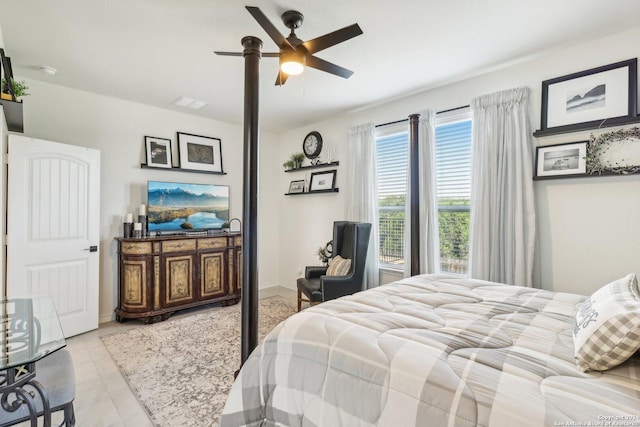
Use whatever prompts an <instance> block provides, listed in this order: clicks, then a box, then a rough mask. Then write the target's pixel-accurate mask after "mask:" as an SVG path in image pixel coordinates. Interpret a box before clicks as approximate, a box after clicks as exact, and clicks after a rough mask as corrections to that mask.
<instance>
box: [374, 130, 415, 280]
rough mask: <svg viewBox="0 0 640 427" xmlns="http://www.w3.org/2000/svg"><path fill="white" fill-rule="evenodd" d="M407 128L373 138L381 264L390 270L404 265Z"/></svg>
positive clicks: (381, 133)
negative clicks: (376, 171)
mask: <svg viewBox="0 0 640 427" xmlns="http://www.w3.org/2000/svg"><path fill="white" fill-rule="evenodd" d="M406 127H407V126H406V123H403V125H402V126H401V127H399V128H398V127H397V126H391V127H390V128H385V129H384V130H383V131H379V132H378V134H377V135H376V156H377V161H378V214H379V216H380V223H379V230H380V263H381V264H383V265H385V266H387V267H392V268H394V267H395V268H400V267H402V266H403V265H404V243H403V239H404V209H405V203H406V202H405V201H406V194H407V156H408V147H409V134H408V132H407V130H406Z"/></svg>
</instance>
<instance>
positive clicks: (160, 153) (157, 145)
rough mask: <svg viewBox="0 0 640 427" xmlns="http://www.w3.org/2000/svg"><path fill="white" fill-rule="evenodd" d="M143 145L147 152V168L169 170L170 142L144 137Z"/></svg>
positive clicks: (170, 165) (153, 137)
mask: <svg viewBox="0 0 640 427" xmlns="http://www.w3.org/2000/svg"><path fill="white" fill-rule="evenodd" d="M144 144H145V148H146V151H147V166H148V167H150V168H171V167H172V166H173V164H172V162H171V140H170V139H165V138H156V137H155V136H145V137H144Z"/></svg>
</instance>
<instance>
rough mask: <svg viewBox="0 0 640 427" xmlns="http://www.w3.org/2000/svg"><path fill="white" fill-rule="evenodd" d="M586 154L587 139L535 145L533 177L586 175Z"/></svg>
mask: <svg viewBox="0 0 640 427" xmlns="http://www.w3.org/2000/svg"><path fill="white" fill-rule="evenodd" d="M586 155H587V141H581V142H572V143H569V144H556V145H545V146H542V147H537V149H536V172H535V177H534V179H545V178H575V177H579V176H586V175H587V163H586V160H585V156H586Z"/></svg>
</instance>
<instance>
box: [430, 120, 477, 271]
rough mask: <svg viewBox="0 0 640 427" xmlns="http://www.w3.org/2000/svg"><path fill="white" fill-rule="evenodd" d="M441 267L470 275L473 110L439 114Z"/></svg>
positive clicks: (437, 134)
mask: <svg viewBox="0 0 640 427" xmlns="http://www.w3.org/2000/svg"><path fill="white" fill-rule="evenodd" d="M436 168H437V170H438V173H437V175H438V176H437V180H438V182H437V195H438V228H439V232H440V233H439V237H440V270H441V271H442V272H449V273H459V274H467V272H468V264H469V220H470V208H471V112H470V110H469V109H468V108H466V109H463V110H454V111H452V112H449V113H441V114H438V115H437V116H436Z"/></svg>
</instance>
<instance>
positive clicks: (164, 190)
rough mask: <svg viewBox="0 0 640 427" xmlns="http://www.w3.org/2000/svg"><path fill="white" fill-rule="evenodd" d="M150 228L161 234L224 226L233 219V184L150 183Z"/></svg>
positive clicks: (148, 219) (148, 186)
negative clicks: (230, 198) (230, 188)
mask: <svg viewBox="0 0 640 427" xmlns="http://www.w3.org/2000/svg"><path fill="white" fill-rule="evenodd" d="M147 203H148V205H149V209H148V212H147V216H148V218H147V221H148V224H149V231H150V232H151V231H155V232H156V233H158V234H162V233H166V234H170V233H176V232H188V231H193V230H215V229H222V228H223V225H225V224H226V223H227V222H228V221H229V186H228V185H214V184H187V183H183V182H164V181H148V182H147Z"/></svg>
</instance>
